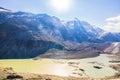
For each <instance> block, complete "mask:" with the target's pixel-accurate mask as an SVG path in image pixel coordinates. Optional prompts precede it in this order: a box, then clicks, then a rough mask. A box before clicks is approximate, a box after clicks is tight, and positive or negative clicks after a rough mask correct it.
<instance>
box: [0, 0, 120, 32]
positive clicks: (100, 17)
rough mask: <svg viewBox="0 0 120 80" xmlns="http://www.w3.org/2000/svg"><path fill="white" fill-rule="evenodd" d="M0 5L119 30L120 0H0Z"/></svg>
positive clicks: (14, 9) (114, 30)
mask: <svg viewBox="0 0 120 80" xmlns="http://www.w3.org/2000/svg"><path fill="white" fill-rule="evenodd" d="M0 7H4V8H7V9H10V10H12V11H25V12H32V13H35V14H38V13H40V14H43V13H45V14H48V15H51V16H56V17H58V18H60V19H61V20H69V19H74V18H78V19H79V20H82V21H87V22H89V23H90V24H92V25H95V26H98V27H101V28H103V29H105V30H108V31H110V30H112V31H113V32H120V0H0Z"/></svg>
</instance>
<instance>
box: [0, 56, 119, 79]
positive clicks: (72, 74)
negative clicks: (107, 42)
mask: <svg viewBox="0 0 120 80" xmlns="http://www.w3.org/2000/svg"><path fill="white" fill-rule="evenodd" d="M119 59H120V58H119V57H117V56H115V55H106V54H101V55H100V56H98V57H94V58H85V59H44V58H42V59H37V60H35V59H13V60H10V59H8V60H0V80H11V78H12V79H13V80H14V79H19V80H120V60H119Z"/></svg>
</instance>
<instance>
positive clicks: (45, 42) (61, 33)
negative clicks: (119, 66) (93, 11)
mask: <svg viewBox="0 0 120 80" xmlns="http://www.w3.org/2000/svg"><path fill="white" fill-rule="evenodd" d="M0 9H3V10H7V9H4V8H1V7H0ZM112 42H120V33H110V32H109V33H108V32H105V31H104V30H102V29H100V28H98V27H94V26H92V25H90V24H89V23H87V22H85V21H80V20H79V19H77V18H75V19H73V20H69V21H63V20H60V19H59V18H57V17H55V16H49V15H47V14H32V13H28V12H21V11H19V12H10V11H9V12H8V11H1V12H0V58H30V57H36V56H38V55H40V54H43V53H45V52H46V51H48V50H50V49H53V48H54V49H59V50H65V51H75V52H76V55H78V54H80V55H85V54H83V53H86V56H87V55H88V54H89V55H91V56H93V55H94V56H95V55H98V54H100V53H102V52H104V49H106V48H107V47H109V46H110V44H111V43H112ZM90 50H91V51H92V52H90ZM75 52H74V53H75ZM66 54H67V53H66Z"/></svg>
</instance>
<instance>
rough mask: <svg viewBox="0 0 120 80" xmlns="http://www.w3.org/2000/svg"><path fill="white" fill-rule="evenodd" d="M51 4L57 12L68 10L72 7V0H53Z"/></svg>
mask: <svg viewBox="0 0 120 80" xmlns="http://www.w3.org/2000/svg"><path fill="white" fill-rule="evenodd" d="M50 4H51V6H52V7H53V9H54V10H55V11H56V12H59V13H60V12H66V11H69V10H70V8H71V6H72V0H51V2H50Z"/></svg>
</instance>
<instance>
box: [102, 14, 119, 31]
mask: <svg viewBox="0 0 120 80" xmlns="http://www.w3.org/2000/svg"><path fill="white" fill-rule="evenodd" d="M103 28H104V30H106V31H109V32H120V15H118V16H116V17H111V18H108V19H106V24H105V25H104V26H103Z"/></svg>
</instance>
